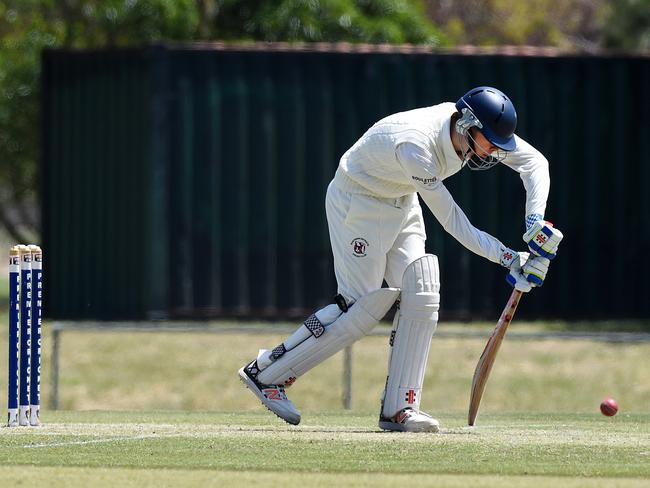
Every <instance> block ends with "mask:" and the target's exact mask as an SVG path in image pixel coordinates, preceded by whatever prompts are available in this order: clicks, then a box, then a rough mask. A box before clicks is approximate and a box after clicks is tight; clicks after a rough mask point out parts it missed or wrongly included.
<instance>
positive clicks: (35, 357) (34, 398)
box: [29, 245, 43, 426]
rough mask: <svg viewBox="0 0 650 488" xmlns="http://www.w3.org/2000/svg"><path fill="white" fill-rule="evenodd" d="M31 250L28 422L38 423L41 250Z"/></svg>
mask: <svg viewBox="0 0 650 488" xmlns="http://www.w3.org/2000/svg"><path fill="white" fill-rule="evenodd" d="M29 250H30V251H31V252H32V299H31V305H32V313H31V315H32V317H31V318H32V324H31V336H32V337H31V341H32V347H31V354H30V356H31V365H30V368H29V369H30V371H31V379H30V383H29V386H30V390H29V424H30V425H34V426H36V425H40V413H41V412H40V411H41V318H42V306H43V252H42V251H41V248H40V247H38V246H34V245H32V246H29Z"/></svg>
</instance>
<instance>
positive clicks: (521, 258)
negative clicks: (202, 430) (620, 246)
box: [239, 86, 562, 432]
mask: <svg viewBox="0 0 650 488" xmlns="http://www.w3.org/2000/svg"><path fill="white" fill-rule="evenodd" d="M516 126H517V114H516V112H515V108H514V106H513V104H512V102H511V101H510V99H509V98H508V97H507V96H506V95H505V94H504V93H502V92H501V91H499V90H498V89H496V88H491V87H487V86H480V87H477V88H474V89H472V90H470V91H468V92H467V93H466V94H465V95H463V96H462V97H461V98H460V99H459V100H458V101H457V102H456V103H453V102H446V103H441V104H439V105H434V106H431V107H425V108H419V109H415V110H410V111H407V112H401V113H397V114H394V115H390V116H388V117H386V118H384V119H382V120H380V121H379V122H377V123H376V124H375V125H373V126H372V127H371V128H370V129H368V131H367V132H366V133H365V134H363V136H361V138H360V139H359V140H358V141H357V142H356V143H355V144H354V145H353V146H352V147H351V148H350V149H349V150H348V151H347V152H346V153H345V154H344V155H343V156H342V157H341V160H340V163H339V166H338V169H337V171H336V174H335V176H334V179H333V180H332V182H331V183H330V184H329V187H328V188H327V196H326V199H325V206H326V212H327V222H328V227H329V234H330V241H331V245H332V253H333V255H334V271H335V274H336V280H337V284H338V295H337V296H336V297H335V299H334V302H335V303H332V304H330V305H327V306H326V307H324V308H322V309H320V310H318V311H316V312H315V313H314V314H313V315H311V316H310V317H309V318H307V320H306V321H305V322H304V323H303V324H302V325H301V326H300V327H299V328H298V329H297V330H296V331H295V332H294V333H293V334H292V335H291V336H290V337H288V338H287V339H286V340H285V341H284V342H283V343H281V344H279V345H278V346H277V347H275V348H273V349H268V350H267V349H263V350H260V351H259V354H258V355H257V358H255V359H254V360H252V361H251V362H250V363H249V364H247V365H246V366H244V367H243V368H241V369H240V370H239V376H240V378H241V379H242V381H243V382H244V383H245V384H246V386H248V388H249V389H250V390H251V391H252V392H253V393H254V394H255V395H256V396H257V397H258V398H259V399H260V400H261V401H262V403H263V404H264V405H265V406H266V407H267V408H268V409H269V410H271V411H272V412H274V413H275V414H276V415H277V416H278V417H280V418H282V419H283V420H285V421H286V422H288V423H290V424H294V425H295V424H298V423H299V422H300V412H299V411H298V410H297V409H296V407H295V406H294V404H293V403H292V402H291V401H290V400H289V399H288V398H287V395H286V391H285V388H286V387H288V386H290V385H291V384H293V382H294V381H296V379H297V378H298V377H300V376H302V375H303V374H305V373H306V372H307V371H309V370H310V369H311V368H313V367H314V366H316V365H318V364H320V363H321V362H323V361H324V360H325V359H327V358H328V357H330V356H332V355H333V354H335V353H336V352H338V351H340V350H341V349H343V348H344V347H346V346H348V345H350V344H352V343H353V342H354V341H356V340H358V339H360V338H361V337H363V336H364V335H366V334H368V333H369V332H370V331H371V330H372V329H373V327H375V326H376V325H377V323H378V322H379V321H380V320H381V319H382V318H383V317H384V315H385V314H386V312H387V311H388V310H389V309H390V308H391V307H392V306H393V304H394V303H395V302H396V301H398V300H399V302H398V303H399V308H398V311H397V313H396V315H395V320H394V323H393V331H392V334H391V340H390V346H391V351H390V356H389V362H388V377H387V379H386V386H385V389H384V393H383V395H382V399H381V411H380V415H379V427H380V428H381V429H384V430H389V431H405V432H437V431H438V428H439V424H438V421H437V420H436V419H434V418H433V417H431V416H430V415H429V414H427V413H425V412H423V411H421V410H420V400H421V398H422V384H423V381H424V373H425V369H426V362H427V357H428V354H429V346H430V343H431V338H432V336H433V333H434V332H435V330H436V325H437V322H438V309H439V304H440V277H439V271H438V260H437V258H436V256H434V255H432V254H426V252H425V240H426V233H425V229H424V221H423V218H422V209H421V207H420V204H419V201H418V197H417V194H419V195H420V197H421V198H422V200H423V201H424V202H425V204H426V205H427V207H429V209H430V210H431V212H432V213H433V215H434V216H435V217H436V219H437V220H438V221H439V222H440V224H441V225H442V227H443V228H444V229H445V230H446V231H447V232H448V233H449V234H451V235H452V236H453V237H454V238H456V239H457V240H458V241H459V242H460V243H461V244H462V245H463V246H465V247H466V248H467V249H469V250H470V251H472V252H474V253H476V254H478V255H479V256H483V257H484V258H486V259H489V260H490V261H492V262H494V263H497V264H500V265H501V266H503V267H504V268H506V269H507V276H506V279H507V281H508V283H510V285H512V286H513V287H515V288H516V289H517V290H520V291H522V292H528V291H530V290H531V289H532V288H534V287H537V286H541V285H542V284H543V283H544V279H545V278H546V273H547V271H548V268H549V264H550V260H552V259H553V258H554V257H555V255H556V252H557V247H558V244H559V242H560V240H561V239H562V234H561V233H560V231H559V230H558V229H556V228H554V227H553V226H552V225H551V224H550V223H548V222H547V221H545V220H544V211H545V209H546V200H547V198H548V193H549V186H550V180H549V172H548V161H547V160H546V158H545V157H544V156H543V155H542V154H541V153H540V152H539V151H537V150H536V149H535V148H534V147H533V146H531V145H530V144H528V143H527V142H526V141H524V140H523V139H521V138H520V137H518V136H517V135H515V128H516ZM498 163H502V164H505V165H506V166H508V167H510V168H512V169H513V170H515V171H516V172H517V173H519V176H520V178H521V180H522V182H523V184H524V188H525V190H526V209H525V228H526V230H525V233H524V234H523V240H524V244H525V246H526V248H527V250H526V251H525V252H524V251H520V252H517V251H514V250H513V249H510V248H509V247H507V246H505V245H504V244H502V243H501V242H500V241H499V240H498V239H496V238H495V237H493V236H491V235H490V234H488V233H487V232H485V231H482V230H480V229H477V228H476V227H474V226H473V225H472V224H471V222H470V221H469V219H468V218H467V216H466V215H465V214H464V213H463V211H462V209H461V208H460V207H459V206H458V205H457V204H456V202H455V201H454V199H453V197H452V195H451V194H450V193H449V191H448V190H447V188H446V187H445V185H444V180H445V179H446V178H448V177H450V176H452V175H453V174H455V173H457V172H459V171H460V170H461V169H462V168H463V167H464V166H466V167H468V168H469V169H471V170H486V169H489V168H491V167H492V166H494V165H495V164H498ZM384 280H385V281H386V283H387V284H388V286H389V287H388V288H382V283H383V281H384Z"/></svg>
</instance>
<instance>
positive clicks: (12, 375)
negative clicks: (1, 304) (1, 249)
mask: <svg viewBox="0 0 650 488" xmlns="http://www.w3.org/2000/svg"><path fill="white" fill-rule="evenodd" d="M42 305H43V252H42V251H41V248H40V247H38V246H34V245H31V246H22V245H20V246H13V247H12V248H11V249H10V251H9V354H8V358H9V381H8V382H7V412H8V416H7V426H9V427H15V426H17V425H34V426H36V425H40V404H41V349H42V343H41V320H42Z"/></svg>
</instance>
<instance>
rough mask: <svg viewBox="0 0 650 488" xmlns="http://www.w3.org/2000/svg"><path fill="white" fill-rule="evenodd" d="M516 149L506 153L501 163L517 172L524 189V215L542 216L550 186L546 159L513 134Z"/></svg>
mask: <svg viewBox="0 0 650 488" xmlns="http://www.w3.org/2000/svg"><path fill="white" fill-rule="evenodd" d="M515 140H516V141H517V149H515V150H514V151H512V152H511V153H508V155H507V156H506V158H505V159H504V161H503V164H505V165H506V166H509V167H510V168H512V169H513V170H515V171H516V172H517V173H519V177H520V178H521V181H522V182H523V183H524V188H525V189H526V216H529V215H539V216H540V218H543V217H544V212H545V211H546V201H547V199H548V193H549V190H550V187H551V178H550V176H549V171H548V160H547V159H546V158H545V157H544V156H543V155H542V153H540V152H539V151H538V150H537V149H535V148H534V147H533V146H531V145H530V144H528V143H527V142H526V141H524V140H523V139H522V138H520V137H518V136H515Z"/></svg>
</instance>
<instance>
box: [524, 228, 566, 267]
mask: <svg viewBox="0 0 650 488" xmlns="http://www.w3.org/2000/svg"><path fill="white" fill-rule="evenodd" d="M527 224H528V225H529V227H528V230H527V231H526V233H525V234H524V236H523V238H524V242H525V243H526V245H527V246H528V249H530V252H531V253H532V254H534V255H535V256H540V257H542V258H547V259H553V258H554V257H555V255H556V254H557V248H558V246H559V245H560V242H561V241H562V238H563V237H564V236H563V235H562V232H560V231H559V230H558V229H556V228H555V227H553V224H551V223H550V222H548V221H546V220H537V221H534V222H527Z"/></svg>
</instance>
